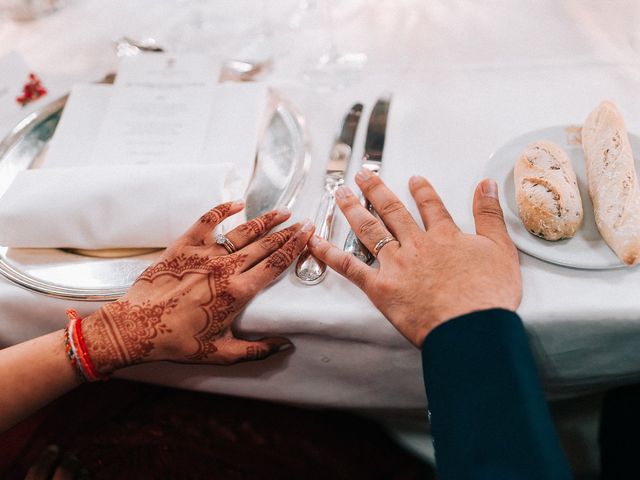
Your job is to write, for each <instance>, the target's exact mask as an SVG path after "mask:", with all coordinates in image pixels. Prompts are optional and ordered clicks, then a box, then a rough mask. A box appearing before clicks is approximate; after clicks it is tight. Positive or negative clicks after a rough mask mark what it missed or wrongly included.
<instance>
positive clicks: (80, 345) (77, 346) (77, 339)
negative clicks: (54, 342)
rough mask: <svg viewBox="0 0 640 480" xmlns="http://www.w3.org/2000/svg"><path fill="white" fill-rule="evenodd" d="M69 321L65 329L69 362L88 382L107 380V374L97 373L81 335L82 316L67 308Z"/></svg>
mask: <svg viewBox="0 0 640 480" xmlns="http://www.w3.org/2000/svg"><path fill="white" fill-rule="evenodd" d="M67 317H68V318H69V323H68V324H67V329H66V331H65V339H68V341H66V345H68V347H69V348H68V350H67V351H68V354H69V358H70V359H71V364H72V365H73V366H74V367H76V369H77V370H78V371H79V372H80V374H81V375H82V376H83V377H84V378H85V379H86V380H87V381H89V382H96V381H98V380H102V381H105V380H108V379H109V376H108V375H104V374H101V373H99V372H98V371H97V370H96V368H95V366H94V364H93V361H91V357H90V356H89V351H88V350H87V345H86V343H85V341H84V337H83V335H82V318H80V317H79V316H78V312H76V311H75V310H73V309H69V310H67Z"/></svg>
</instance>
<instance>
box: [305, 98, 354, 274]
mask: <svg viewBox="0 0 640 480" xmlns="http://www.w3.org/2000/svg"><path fill="white" fill-rule="evenodd" d="M362 108H363V107H362V104H360V103H356V104H355V105H353V106H352V107H351V110H349V113H347V115H346V116H345V117H344V120H343V122H342V128H341V130H340V133H339V134H338V136H337V137H336V139H335V141H334V143H333V147H331V153H330V155H329V163H328V164H327V170H326V174H325V177H324V194H323V195H322V199H321V200H320V206H319V207H318V211H317V212H316V218H315V224H316V235H318V236H320V237H322V238H324V239H325V240H329V239H330V238H331V231H332V229H333V214H334V212H335V208H336V197H335V193H336V190H337V189H338V188H339V187H340V186H341V185H342V184H344V176H345V173H346V171H347V167H348V166H349V159H350V158H351V151H352V149H353V141H354V139H355V136H356V130H357V129H358V123H359V121H360V115H361V114H362ZM326 274H327V266H326V265H325V264H324V263H322V262H320V261H319V260H318V259H316V258H315V257H314V256H313V255H311V252H310V251H309V250H308V249H306V250H305V251H304V252H302V255H300V258H298V263H297V264H296V276H297V277H298V278H299V279H300V281H301V282H302V283H305V284H307V285H315V284H317V283H320V282H321V281H322V280H323V279H324V277H325V275H326Z"/></svg>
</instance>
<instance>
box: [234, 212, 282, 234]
mask: <svg viewBox="0 0 640 480" xmlns="http://www.w3.org/2000/svg"><path fill="white" fill-rule="evenodd" d="M277 215H278V212H269V213H265V214H264V215H262V216H261V217H258V218H254V219H253V220H251V221H250V222H247V223H243V224H242V225H240V226H239V227H238V232H240V233H241V234H242V235H244V236H245V237H250V236H253V235H262V234H263V233H265V232H266V231H268V230H269V225H271V222H272V221H273V219H274V218H276V216H277Z"/></svg>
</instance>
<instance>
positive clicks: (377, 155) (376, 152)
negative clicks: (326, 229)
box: [344, 95, 391, 265]
mask: <svg viewBox="0 0 640 480" xmlns="http://www.w3.org/2000/svg"><path fill="white" fill-rule="evenodd" d="M390 103H391V95H384V96H382V97H380V98H379V99H378V101H377V102H376V104H375V105H374V107H373V110H372V111H371V115H370V116H369V125H368V127H367V138H366V139H365V145H364V155H363V157H362V166H363V167H364V168H367V169H369V170H370V171H371V172H372V173H374V174H377V173H378V172H379V171H380V166H381V164H382V151H383V150H384V140H385V135H386V130H387V118H388V116H389V104H390ZM360 202H361V203H362V202H364V206H365V208H366V209H367V210H369V211H370V212H371V213H372V214H373V215H376V212H375V210H374V209H373V205H371V202H370V201H369V200H368V199H367V198H365V197H364V195H362V194H361V195H360ZM344 251H345V252H349V253H351V254H353V255H354V256H355V257H356V258H358V259H360V260H361V261H363V262H364V263H366V264H367V265H371V264H372V263H373V262H374V260H375V257H374V256H373V254H372V253H371V252H369V251H368V250H367V248H366V247H365V246H364V245H363V243H362V242H361V241H360V240H359V239H358V237H357V236H356V234H355V232H354V231H353V230H351V231H349V234H348V235H347V239H346V240H345V242H344Z"/></svg>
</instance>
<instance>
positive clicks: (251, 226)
mask: <svg viewBox="0 0 640 480" xmlns="http://www.w3.org/2000/svg"><path fill="white" fill-rule="evenodd" d="M290 216H291V210H289V209H288V208H286V207H283V208H279V209H277V210H272V211H270V212H267V213H265V214H264V215H260V216H259V217H256V218H254V219H253V220H250V221H248V222H246V223H243V224H242V225H239V226H237V227H236V228H234V229H233V230H231V231H230V232H229V233H227V234H226V237H227V239H228V240H229V241H230V242H231V243H232V244H233V245H234V246H235V247H236V250H240V249H242V248H244V247H246V246H247V245H249V244H251V243H252V242H255V241H256V240H257V239H258V238H260V237H262V236H263V235H264V234H265V233H267V232H268V231H269V230H271V229H272V228H274V227H275V226H277V225H280V224H281V223H282V222H284V221H286V220H287V219H288V218H289V217H290ZM212 241H213V239H212ZM213 245H214V247H215V249H216V250H218V251H217V252H216V253H218V254H219V255H226V254H227V251H226V250H225V248H224V247H223V246H222V245H217V244H215V243H214V244H213Z"/></svg>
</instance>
